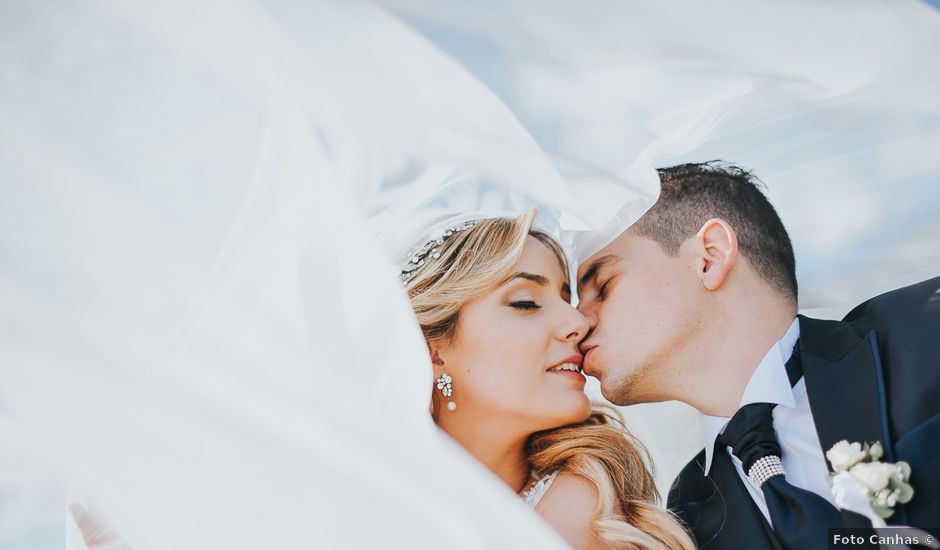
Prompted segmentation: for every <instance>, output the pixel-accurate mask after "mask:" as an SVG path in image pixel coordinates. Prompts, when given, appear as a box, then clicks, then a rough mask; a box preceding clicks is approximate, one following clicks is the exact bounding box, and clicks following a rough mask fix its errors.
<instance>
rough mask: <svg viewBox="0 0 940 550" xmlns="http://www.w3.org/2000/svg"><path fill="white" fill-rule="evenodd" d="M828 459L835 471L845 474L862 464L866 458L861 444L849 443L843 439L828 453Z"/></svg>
mask: <svg viewBox="0 0 940 550" xmlns="http://www.w3.org/2000/svg"><path fill="white" fill-rule="evenodd" d="M826 458H828V459H829V463H830V464H832V469H833V470H835V471H836V472H843V471H845V470H848V469H849V468H851V467H852V466H854V465H855V464H858V463H859V462H861V461H862V460H863V459H864V458H865V451H863V450H862V445H861V444H860V443H849V442H848V441H846V440H844V439H843V440H842V441H840V442H838V443H836V444H835V445H833V446H832V448H831V449H829V450H828V451H826Z"/></svg>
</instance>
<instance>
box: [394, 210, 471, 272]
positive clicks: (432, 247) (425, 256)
mask: <svg viewBox="0 0 940 550" xmlns="http://www.w3.org/2000/svg"><path fill="white" fill-rule="evenodd" d="M478 221H479V220H470V221H465V222H463V223H459V224H457V225H455V226H453V227H450V228H448V229H446V230H445V231H444V232H443V233H441V234H440V236H438V237H434V238H432V239H431V240H430V241H428V242H426V243H424V244H423V245H421V248H419V249H418V250H416V251H415V252H414V254H412V256H411V257H410V258H408V261H406V262H405V264H404V265H402V266H401V284H403V285H407V284H408V283H409V282H410V281H411V280H412V279H414V278H415V276H416V275H417V274H418V268H420V267H421V266H423V265H424V264H425V263H426V261H428V260H430V259H434V260H436V259H438V258H440V257H441V249H440V246H441V245H442V244H444V241H445V240H446V239H447V237H450V236H451V235H453V234H454V233H459V232H461V231H466V230H467V229H470V228H471V227H473V226H474V225H476V223H477V222H478Z"/></svg>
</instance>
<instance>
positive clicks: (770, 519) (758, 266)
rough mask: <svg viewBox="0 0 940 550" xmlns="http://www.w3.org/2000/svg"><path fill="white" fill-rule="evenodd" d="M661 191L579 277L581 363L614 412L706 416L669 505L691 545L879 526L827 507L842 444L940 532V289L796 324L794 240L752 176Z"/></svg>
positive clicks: (759, 544) (681, 179) (733, 171)
mask: <svg viewBox="0 0 940 550" xmlns="http://www.w3.org/2000/svg"><path fill="white" fill-rule="evenodd" d="M660 179H661V181H662V193H661V196H660V198H659V200H658V201H657V202H656V204H655V205H654V206H653V207H652V209H650V210H649V212H647V213H646V214H645V215H644V216H643V217H642V218H640V220H639V221H637V223H636V224H634V225H633V226H632V227H630V228H629V229H627V230H626V231H624V232H623V233H622V234H621V235H620V236H618V237H617V238H616V239H615V240H614V241H613V242H611V243H610V244H609V245H608V246H607V247H605V248H604V249H602V250H600V251H599V252H597V253H596V254H594V255H593V256H592V257H591V258H589V259H588V260H587V261H586V262H584V264H582V265H581V266H580V269H579V272H578V283H579V295H580V305H579V306H578V309H580V310H581V312H582V313H584V315H585V316H587V318H588V319H589V321H590V323H591V331H590V333H589V334H588V336H587V338H586V339H585V340H584V341H583V342H582V344H581V350H582V352H584V353H585V354H586V355H585V359H584V370H585V372H586V373H587V374H590V375H592V376H595V377H597V378H598V379H600V382H601V390H602V392H603V394H604V396H605V397H607V398H608V399H609V400H610V401H612V402H614V403H616V404H619V405H630V404H634V403H649V402H657V401H666V400H678V401H683V402H685V403H687V404H689V405H691V406H693V407H695V408H696V409H698V411H699V412H700V413H701V422H702V428H703V432H704V441H703V442H702V444H703V446H704V449H703V450H702V452H700V453H699V454H698V456H696V457H695V458H693V459H692V461H691V462H689V464H688V465H687V466H686V467H685V468H684V469H683V470H682V472H681V473H680V474H679V476H678V478H677V479H676V481H675V483H674V484H673V487H672V489H671V491H670V493H669V506H670V508H671V509H672V510H673V511H674V512H675V513H676V514H677V515H678V516H679V517H680V518H681V519H682V520H683V521H684V522H685V523H686V525H687V526H688V528H689V529H690V531H691V532H692V534H693V536H694V538H695V540H696V542H697V543H698V545H699V546H700V547H702V548H709V549H721V548H729V549H730V548H735V549H736V548H741V547H743V546H746V547H748V548H787V549H791V548H826V547H827V543H828V539H829V538H830V537H829V536H828V534H827V529H828V528H830V527H863V526H870V523H869V522H868V521H867V520H865V519H864V518H862V517H861V516H858V515H855V514H853V513H850V512H840V511H838V510H837V509H836V508H835V507H834V506H833V504H832V502H833V497H832V493H831V490H830V488H829V484H828V482H827V474H828V473H829V472H830V464H829V463H828V461H827V459H826V456H825V451H827V450H829V449H830V448H832V446H833V445H835V444H836V443H837V442H839V441H842V440H847V441H849V442H850V443H851V442H859V443H862V444H864V443H873V442H876V441H877V442H880V443H881V445H882V447H883V449H884V456H882V457H881V460H882V461H883V462H897V461H906V462H908V463H909V464H910V467H911V471H912V474H911V477H910V481H909V483H910V485H912V486H913V488H914V496H913V498H912V499H911V500H910V501H909V502H907V503H906V504H900V503H897V504H895V505H894V513H893V515H892V516H891V517H890V518H889V519H888V522H889V523H890V524H900V525H911V526H915V527H920V528H922V529H927V530H931V531H933V532H935V533H936V528H937V527H938V526H940V278H936V279H931V280H928V281H924V282H922V283H919V284H916V285H913V286H909V287H906V288H902V289H900V290H896V291H894V292H890V293H887V294H884V295H881V296H878V297H876V298H873V299H871V300H869V301H868V302H865V303H864V304H862V305H860V306H858V307H856V308H855V309H854V310H853V311H852V312H851V313H849V315H848V316H847V317H846V318H845V319H844V320H843V321H821V320H817V319H811V318H808V317H804V316H798V315H797V283H796V275H795V262H794V256H793V249H792V247H791V244H790V238H789V236H788V235H787V231H786V229H785V228H784V227H783V224H782V223H781V221H780V218H779V217H778V216H777V213H776V211H775V210H774V208H773V206H771V204H770V203H769V202H768V200H767V199H766V197H765V196H764V195H763V193H762V192H761V191H760V189H759V188H758V184H757V183H756V182H755V180H754V178H753V177H752V176H751V174H749V173H748V172H746V171H744V170H742V169H740V168H736V167H733V166H727V165H718V164H713V163H708V164H686V165H682V166H675V167H672V168H666V169H662V170H660ZM784 473H785V474H784ZM781 474H784V475H781Z"/></svg>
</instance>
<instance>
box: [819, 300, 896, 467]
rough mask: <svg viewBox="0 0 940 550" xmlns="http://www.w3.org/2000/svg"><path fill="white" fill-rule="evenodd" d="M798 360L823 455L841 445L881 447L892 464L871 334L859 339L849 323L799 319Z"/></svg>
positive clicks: (878, 370)
mask: <svg viewBox="0 0 940 550" xmlns="http://www.w3.org/2000/svg"><path fill="white" fill-rule="evenodd" d="M800 359H801V361H802V364H803V378H804V380H805V382H806V393H807V395H808V396H809V406H810V409H811V410H812V412H813V422H814V423H815V424H816V432H817V433H818V434H819V443H820V445H821V447H822V450H823V452H824V453H825V451H827V450H829V449H830V448H832V446H833V445H834V444H835V443H837V442H839V441H841V440H843V439H846V440H848V441H850V442H852V441H858V442H859V443H864V442H868V443H871V442H874V441H880V442H881V444H882V445H883V446H884V447H885V459H886V460H892V457H893V455H894V452H893V449H891V438H890V437H889V434H888V433H887V429H888V426H887V414H886V411H887V403H885V402H884V393H883V382H881V381H882V380H883V376H882V374H881V364H880V359H879V358H878V357H877V343H876V341H875V333H874V332H871V333H869V334H867V335H866V336H865V337H864V338H859V336H858V335H857V334H856V333H855V331H854V330H852V327H851V326H849V324H848V323H843V322H841V321H818V320H816V319H810V318H808V317H803V316H800ZM889 449H891V450H890V451H889Z"/></svg>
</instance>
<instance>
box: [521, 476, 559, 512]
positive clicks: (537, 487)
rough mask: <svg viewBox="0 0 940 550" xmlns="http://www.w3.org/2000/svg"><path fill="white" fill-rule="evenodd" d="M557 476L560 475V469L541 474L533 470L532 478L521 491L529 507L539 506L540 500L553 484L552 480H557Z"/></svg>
mask: <svg viewBox="0 0 940 550" xmlns="http://www.w3.org/2000/svg"><path fill="white" fill-rule="evenodd" d="M556 476H558V471H554V472H550V473H547V474H545V475H541V476H540V475H538V474H536V473H535V472H532V480H531V481H530V482H529V484H528V485H527V486H526V488H525V489H523V490H522V492H521V493H519V496H520V497H522V502H523V503H524V504H525V505H526V507H527V508H530V509H532V510H535V507H536V506H538V504H539V501H541V500H542V497H543V496H544V495H545V493H547V492H548V488H549V487H551V486H552V482H553V481H555V477H556Z"/></svg>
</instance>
